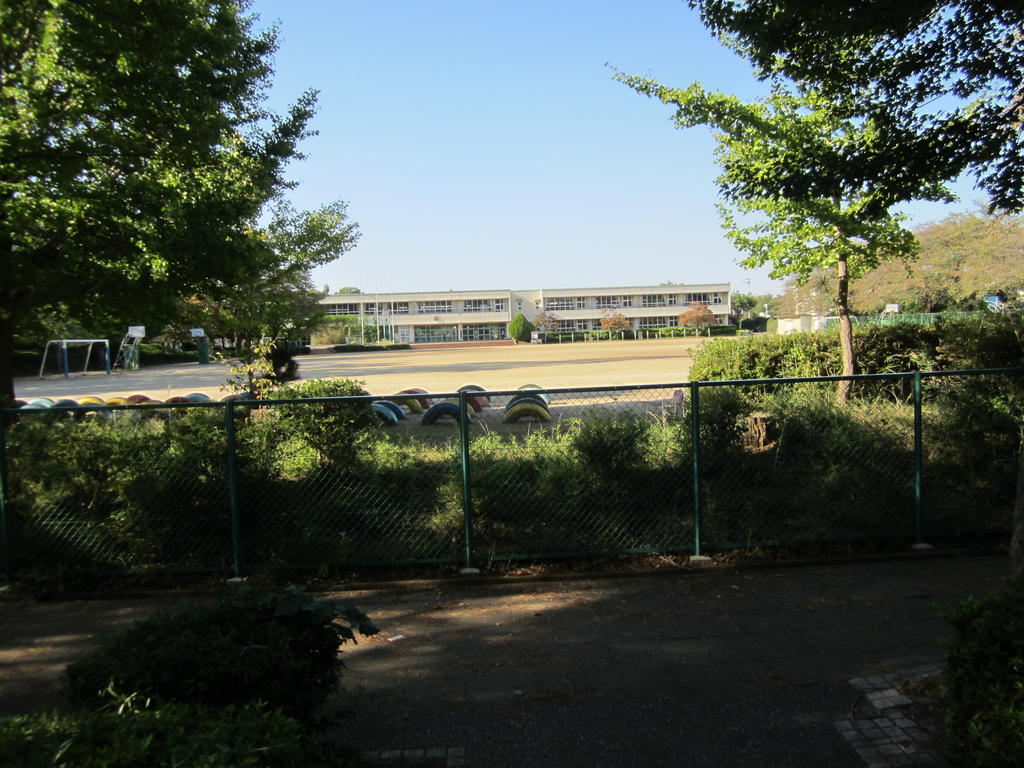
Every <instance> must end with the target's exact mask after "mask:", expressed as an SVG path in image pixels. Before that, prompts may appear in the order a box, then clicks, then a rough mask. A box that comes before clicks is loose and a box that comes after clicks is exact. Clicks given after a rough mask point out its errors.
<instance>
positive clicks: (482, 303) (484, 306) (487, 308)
mask: <svg viewBox="0 0 1024 768" xmlns="http://www.w3.org/2000/svg"><path fill="white" fill-rule="evenodd" d="M462 309H463V311H464V312H493V311H494V305H493V304H492V303H491V300H490V299H466V301H464V302H463V306H462Z"/></svg>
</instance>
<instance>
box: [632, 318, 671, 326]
mask: <svg viewBox="0 0 1024 768" xmlns="http://www.w3.org/2000/svg"><path fill="white" fill-rule="evenodd" d="M678 326H679V318H678V317H641V318H638V321H637V327H639V328H677V327H678Z"/></svg>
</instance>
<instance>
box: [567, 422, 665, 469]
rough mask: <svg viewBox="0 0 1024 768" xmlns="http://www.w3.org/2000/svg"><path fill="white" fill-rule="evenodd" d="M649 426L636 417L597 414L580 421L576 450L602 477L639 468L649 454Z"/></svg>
mask: <svg viewBox="0 0 1024 768" xmlns="http://www.w3.org/2000/svg"><path fill="white" fill-rule="evenodd" d="M649 426H650V425H649V424H648V423H647V422H646V421H644V420H643V419H641V418H639V417H637V416H635V415H633V414H597V415H594V416H589V417H588V418H585V419H583V420H581V421H580V424H579V427H578V428H577V429H576V430H575V432H574V433H573V435H572V446H573V448H575V449H576V451H577V452H578V453H579V455H580V456H581V457H582V458H583V461H584V463H585V464H586V465H587V466H588V467H589V468H590V469H591V470H593V471H594V472H596V473H597V474H598V476H602V475H604V474H605V473H607V472H613V473H614V472H618V471H621V470H626V469H630V468H633V467H637V466H639V465H640V464H642V463H643V461H644V457H645V454H646V447H647V446H646V438H647V434H648V430H649Z"/></svg>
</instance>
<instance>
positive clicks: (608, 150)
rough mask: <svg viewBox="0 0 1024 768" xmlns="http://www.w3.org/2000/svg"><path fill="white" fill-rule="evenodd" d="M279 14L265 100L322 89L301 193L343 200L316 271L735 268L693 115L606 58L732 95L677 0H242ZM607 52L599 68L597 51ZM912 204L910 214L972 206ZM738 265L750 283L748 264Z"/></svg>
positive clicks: (617, 276) (528, 275) (414, 285)
mask: <svg viewBox="0 0 1024 768" xmlns="http://www.w3.org/2000/svg"><path fill="white" fill-rule="evenodd" d="M253 11H255V12H256V13H258V14H259V16H260V26H265V25H269V24H271V23H274V22H277V23H278V25H279V28H280V49H279V51H278V53H277V56H276V61H275V68H276V72H277V74H276V76H275V81H274V87H273V88H272V90H271V92H270V94H269V104H270V106H271V107H272V108H274V109H276V110H278V111H283V110H284V109H285V108H286V107H287V105H288V104H289V103H290V102H291V101H293V100H294V99H295V97H296V96H297V95H298V94H299V93H301V92H302V91H304V90H306V89H309V88H314V89H317V90H319V91H320V96H319V111H318V113H317V115H316V117H315V118H314V120H313V126H312V127H313V128H314V129H316V130H317V131H319V135H318V136H315V137H312V138H310V139H307V140H306V141H305V142H304V144H303V147H302V149H303V151H304V152H305V154H306V155H307V158H306V159H305V160H304V161H301V162H298V163H295V164H293V165H292V166H291V167H290V169H289V177H290V178H291V179H292V180H294V181H295V182H297V183H298V186H297V188H296V189H295V190H293V191H292V192H291V193H290V195H289V196H290V198H291V200H292V201H293V203H294V204H295V205H296V206H297V207H298V208H300V209H310V208H315V207H317V206H319V205H321V204H322V203H325V202H328V201H331V200H336V199H342V200H345V201H347V202H348V204H349V213H350V214H351V216H352V218H353V219H354V220H355V221H357V222H358V223H359V226H360V230H361V232H362V237H361V239H360V241H359V245H358V247H357V248H356V249H355V250H353V251H351V252H350V253H348V254H346V255H344V256H343V257H342V258H341V259H340V260H338V261H336V262H334V263H333V264H330V265H328V266H326V267H322V268H320V269H318V270H317V271H316V272H315V274H314V280H315V282H316V284H317V285H318V286H322V285H323V284H325V283H326V284H329V285H330V286H331V288H332V290H333V289H336V288H338V287H340V286H343V285H354V286H357V287H359V288H361V289H362V290H363V291H364V292H390V291H395V292H398V291H428V290H448V289H454V290H460V289H473V288H534V287H543V288H560V287H575V286H580V287H590V286H614V285H646V284H657V283H661V282H663V281H666V280H671V281H675V282H686V283H700V282H722V281H726V282H730V283H731V284H732V286H733V290H736V291H746V290H751V291H754V292H758V293H760V292H778V291H779V290H781V283H773V282H772V281H771V280H769V279H768V277H767V271H766V270H744V269H742V268H741V267H739V266H738V265H737V263H736V262H737V260H738V258H739V256H738V254H737V252H736V251H735V250H734V249H733V248H732V246H731V245H730V244H729V243H728V242H726V240H725V238H724V236H723V235H722V231H721V228H720V226H719V223H718V217H717V213H716V211H715V208H714V202H715V185H714V179H715V176H716V175H717V173H716V169H715V166H714V164H713V162H712V150H713V147H714V142H713V140H712V138H711V136H710V133H709V131H708V130H707V129H703V128H695V129H690V130H686V131H680V130H676V129H675V128H673V126H672V124H671V123H670V121H669V117H670V114H671V112H670V110H669V108H668V107H666V106H664V105H661V104H659V103H655V102H653V101H651V100H649V99H646V98H644V97H641V96H639V95H637V94H635V93H634V92H632V91H631V90H629V89H628V88H626V87H625V86H624V85H621V84H620V83H618V82H616V81H615V80H614V79H613V72H612V70H611V69H610V68H609V66H611V67H615V68H617V69H620V70H622V71H624V72H627V73H629V74H638V75H644V76H649V77H655V78H657V79H658V80H659V81H660V82H662V83H664V84H667V85H672V86H678V87H683V86H686V85H688V84H690V83H691V82H693V81H700V82H701V83H703V84H704V85H705V86H706V87H708V88H711V89H716V90H721V91H725V92H729V93H734V94H736V95H738V96H740V97H742V98H745V99H752V98H756V97H757V96H759V95H762V94H763V93H764V92H765V88H764V86H763V85H762V84H760V83H758V82H757V81H756V80H755V79H754V78H753V76H752V75H751V74H750V69H749V66H748V65H747V64H746V62H744V61H743V60H742V59H740V58H739V57H737V56H735V55H734V54H733V53H731V52H730V51H729V50H728V49H726V48H725V47H723V46H722V45H721V44H720V43H718V42H717V41H716V40H715V39H713V38H712V37H711V36H710V34H709V33H708V32H707V31H706V30H705V29H704V27H703V26H701V24H700V21H699V19H698V17H697V15H696V13H695V12H693V11H691V10H690V9H689V8H688V7H687V6H686V4H685V2H684V0H634V1H633V2H630V3H625V2H621V0H620V1H619V2H604V0H592V1H591V2H582V1H579V0H547V2H540V1H538V0H521V1H520V2H517V3H497V2H490V1H489V0H475V2H469V1H466V0H433V1H432V2H427V0H254V2H253ZM606 63H607V66H606ZM958 191H960V193H961V196H962V198H963V199H962V200H961V202H960V203H958V204H954V205H953V206H948V207H944V206H941V205H937V204H917V205H914V206H911V207H909V208H908V209H907V213H908V214H909V215H910V216H911V220H912V222H914V223H915V224H920V223H925V222H928V221H934V220H937V219H939V218H942V217H943V216H944V215H946V214H947V213H949V212H952V211H953V210H964V209H968V208H973V207H974V205H973V202H972V200H973V198H974V197H976V196H977V195H975V194H974V193H973V192H972V189H971V185H970V184H966V183H964V184H961V185H959V186H958ZM748 281H749V282H748Z"/></svg>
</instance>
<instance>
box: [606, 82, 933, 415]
mask: <svg viewBox="0 0 1024 768" xmlns="http://www.w3.org/2000/svg"><path fill="white" fill-rule="evenodd" d="M617 78H618V79H619V80H620V81H622V82H623V83H625V84H626V85H628V86H629V87H631V88H632V89H634V90H635V91H637V92H639V93H641V94H644V95H647V96H650V97H652V98H656V99H659V100H660V101H662V102H663V103H665V104H669V105H672V106H674V107H675V109H676V111H675V114H674V115H673V120H674V122H675V123H676V125H677V126H678V127H680V128H692V127H695V126H699V125H704V126H708V127H710V128H712V129H713V130H714V135H715V138H716V140H717V145H716V149H715V157H716V161H717V163H718V165H719V167H720V168H721V173H720V174H719V176H718V179H717V186H718V193H719V197H720V202H719V205H718V207H719V212H720V214H721V216H722V224H723V227H724V229H725V232H726V236H727V237H728V238H729V240H730V241H731V242H732V243H733V244H734V245H735V246H736V248H737V249H738V250H739V251H740V252H741V253H742V254H744V257H743V259H742V260H741V262H740V264H741V265H742V266H744V267H747V268H754V267H761V266H765V265H768V266H770V268H771V276H772V277H773V278H785V277H788V276H793V275H795V276H796V277H797V278H798V280H801V281H802V280H806V279H807V278H808V277H810V276H811V274H812V273H814V271H815V270H819V269H822V268H829V269H833V270H834V273H835V279H836V282H837V290H836V296H837V302H836V312H837V314H838V316H839V328H840V345H841V347H842V361H843V365H842V370H841V371H840V372H839V373H840V374H841V375H843V376H851V375H853V374H854V373H856V360H855V357H854V350H853V332H852V327H851V323H850V317H849V281H850V279H851V277H855V276H859V275H862V274H864V273H865V272H867V271H868V270H870V269H872V268H873V267H875V266H877V265H878V264H880V263H881V262H883V261H886V260H889V259H896V258H900V259H909V258H912V257H913V255H914V254H915V252H916V249H917V245H916V241H915V239H914V236H913V233H911V231H910V230H909V229H907V228H906V227H904V226H903V219H902V217H901V216H899V215H895V214H893V213H891V212H890V209H891V205H892V203H891V200H890V197H889V195H890V194H891V190H890V189H888V188H887V187H886V185H884V184H877V185H876V184H872V183H869V182H856V183H851V182H850V181H849V179H848V178H847V175H846V174H845V173H844V168H845V164H846V162H847V158H846V152H847V150H848V148H849V147H850V146H851V145H863V144H865V143H868V144H870V141H871V138H872V126H871V124H870V123H865V122H864V121H855V120H851V119H844V118H843V117H842V116H841V115H840V114H838V113H837V112H836V111H835V110H834V109H833V108H832V105H831V104H830V103H829V102H828V101H827V100H825V99H822V98H820V97H817V96H815V94H814V93H812V92H804V93H799V92H797V91H796V90H794V89H790V88H787V87H786V86H784V85H781V84H780V85H776V86H775V87H774V88H773V90H772V92H771V94H770V96H768V97H767V98H764V99H762V100H759V101H755V102H750V103H745V102H743V101H741V100H740V99H738V98H736V97H734V96H729V95H725V94H720V93H713V92H708V91H706V90H705V89H704V88H703V87H702V86H701V85H700V84H698V83H694V84H693V85H691V86H690V87H689V88H685V89H676V88H670V87H667V86H664V85H661V84H659V83H658V82H656V81H653V80H649V79H645V78H640V77H633V76H629V75H625V74H623V73H618V74H617ZM877 140H878V141H882V140H884V138H883V137H881V136H878V137H877ZM809 179H813V181H814V184H813V193H811V192H810V190H811V187H810V186H809V183H808V180H809ZM916 189H917V194H916V195H915V198H917V199H926V200H949V199H951V197H952V196H951V194H950V192H949V190H948V189H947V187H946V186H945V184H944V183H943V179H942V178H941V176H939V175H932V174H927V173H923V174H921V177H920V178H919V179H918V184H917V186H916ZM880 201H884V202H880ZM850 387H851V382H850V381H849V380H845V381H841V382H839V385H838V388H837V397H838V399H839V401H840V402H845V400H846V399H847V397H848V395H849V392H850Z"/></svg>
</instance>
